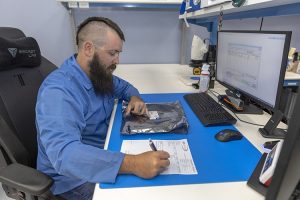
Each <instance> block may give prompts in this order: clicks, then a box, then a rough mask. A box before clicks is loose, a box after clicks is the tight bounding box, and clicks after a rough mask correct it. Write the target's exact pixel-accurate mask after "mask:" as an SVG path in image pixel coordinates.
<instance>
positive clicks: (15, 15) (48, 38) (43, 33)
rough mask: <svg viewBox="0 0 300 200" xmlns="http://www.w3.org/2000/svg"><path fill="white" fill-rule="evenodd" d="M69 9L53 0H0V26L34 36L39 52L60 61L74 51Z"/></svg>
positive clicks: (58, 63)
mask: <svg viewBox="0 0 300 200" xmlns="http://www.w3.org/2000/svg"><path fill="white" fill-rule="evenodd" d="M71 24H72V23H71V17H70V15H69V12H68V11H67V10H66V9H65V8H64V7H63V6H62V5H61V3H58V2H56V1H55V0H0V26H1V27H15V28H19V29H20V30H22V31H23V32H24V33H25V35H26V36H31V37H33V38H35V39H36V40H37V42H38V44H39V46H40V49H41V52H42V55H43V56H44V57H46V58H47V59H49V60H50V61H51V62H53V63H54V64H56V65H58V66H59V65H60V64H61V63H62V62H63V61H64V60H65V59H66V58H67V57H69V56H70V55H71V54H73V53H74V43H73V35H72V34H73V30H72V26H71Z"/></svg>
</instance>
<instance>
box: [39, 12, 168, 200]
mask: <svg viewBox="0 0 300 200" xmlns="http://www.w3.org/2000/svg"><path fill="white" fill-rule="evenodd" d="M124 41H125V38H124V34H123V32H122V30H121V29H120V27H119V26H118V25H117V24H116V23H114V22H113V21H111V20H110V19H107V18H103V17H90V18H88V19H86V20H85V21H84V22H83V23H81V24H80V25H79V27H78V30H77V34H76V42H77V45H78V54H75V55H73V56H71V57H70V58H69V59H67V60H66V61H65V62H64V63H63V64H62V65H61V67H59V68H58V69H57V70H55V71H54V72H52V73H51V74H50V75H49V76H48V77H47V78H46V79H45V81H44V82H43V84H42V85H41V87H40V90H39V93H38V98H37V104H36V128H37V132H38V134H37V140H38V158H37V169H38V170H40V171H42V172H43V173H45V174H47V175H49V176H50V177H52V178H53V180H54V184H53V186H52V188H51V191H52V192H53V194H54V195H57V196H58V197H61V198H64V199H68V200H73V199H74V200H78V199H80V200H88V199H92V196H93V192H94V188H95V183H98V182H102V183H113V182H115V180H116V177H117V175H118V174H134V175H136V176H139V177H142V178H146V179H149V178H152V177H154V176H156V175H158V174H159V173H160V172H162V171H163V170H164V169H165V168H166V167H167V166H168V165H169V164H170V162H169V159H168V158H169V154H168V153H167V152H164V151H149V152H145V153H142V154H138V155H128V154H124V153H121V152H113V151H109V150H104V149H103V147H104V143H105V139H106V134H107V129H108V125H109V120H110V116H111V113H112V110H113V106H114V99H116V98H117V99H123V100H126V101H128V102H129V103H128V107H127V110H126V114H129V113H132V114H136V115H144V114H146V113H147V108H146V105H145V103H144V102H143V100H142V99H141V98H140V94H139V92H138V90H137V89H136V88H135V87H133V86H132V85H131V84H129V83H128V82H126V81H125V80H122V79H121V78H119V77H116V76H114V75H113V74H112V73H113V71H114V70H115V69H116V66H117V64H118V63H119V55H120V53H121V52H122V47H123V42H124Z"/></svg>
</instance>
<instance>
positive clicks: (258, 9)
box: [179, 0, 300, 23]
mask: <svg viewBox="0 0 300 200" xmlns="http://www.w3.org/2000/svg"><path fill="white" fill-rule="evenodd" d="M221 9H222V11H223V19H224V20H228V19H242V18H257V17H264V16H281V15H292V14H300V2H299V0H247V1H246V2H245V4H244V5H243V6H241V7H239V8H236V7H233V6H232V4H231V2H225V3H223V4H220V5H215V6H211V7H207V8H203V9H201V10H198V11H195V12H191V13H187V19H190V20H191V21H194V22H195V23H205V22H213V21H214V20H215V19H216V17H217V16H218V15H219V13H220V10H221ZM179 18H180V19H182V18H183V15H181V16H179Z"/></svg>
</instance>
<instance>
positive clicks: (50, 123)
mask: <svg viewBox="0 0 300 200" xmlns="http://www.w3.org/2000/svg"><path fill="white" fill-rule="evenodd" d="M74 95H75V94H72V93H71V92H69V91H66V90H65V89H64V88H62V87H59V86H57V85H56V86H47V87H44V88H41V91H40V93H39V95H38V100H37V106H36V123H37V131H38V134H39V136H38V137H39V139H40V144H39V145H42V148H43V149H44V150H45V153H46V155H47V157H48V159H49V161H50V163H51V164H52V166H53V167H54V169H55V170H56V172H57V173H58V174H60V175H64V176H67V177H71V178H76V179H81V180H86V181H88V182H93V183H97V182H106V183H112V182H115V179H116V176H117V174H118V171H119V168H120V166H121V164H122V161H123V159H124V154H123V153H120V152H112V151H108V150H103V149H100V148H97V147H94V146H91V145H86V144H84V143H82V142H81V131H82V130H83V129H84V127H85V119H84V106H83V102H82V101H80V100H79V98H74Z"/></svg>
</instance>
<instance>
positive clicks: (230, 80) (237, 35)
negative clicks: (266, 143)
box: [216, 30, 292, 137]
mask: <svg viewBox="0 0 300 200" xmlns="http://www.w3.org/2000/svg"><path fill="white" fill-rule="evenodd" d="M291 34H292V33H291V32H290V31H236V30H233V31H230V30H226V31H219V32H218V43H217V58H216V80H217V81H218V82H219V83H221V84H222V85H224V86H225V87H227V88H228V89H229V90H228V91H227V92H226V93H227V97H228V98H226V99H225V100H226V101H223V103H224V105H229V106H228V108H229V109H231V110H232V111H233V112H236V113H239V114H243V113H245V114H262V113H263V112H262V110H261V108H258V107H257V106H256V105H259V107H262V108H265V109H269V110H272V111H276V110H278V109H279V104H280V99H281V93H282V90H283V82H284V75H285V69H286V63H287V59H288V51H289V46H290V40H291ZM220 100H221V101H222V100H224V98H220ZM238 100H240V101H238ZM241 102H242V103H241ZM253 103H255V104H256V105H254V104H253ZM237 108H238V109H237ZM267 130H271V129H267ZM276 133H277V132H276V131H274V132H270V133H267V134H263V136H265V135H267V136H268V137H272V135H275V134H276Z"/></svg>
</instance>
